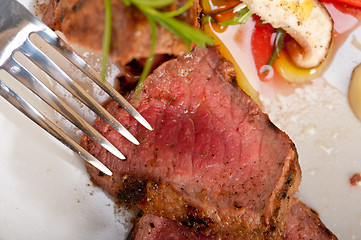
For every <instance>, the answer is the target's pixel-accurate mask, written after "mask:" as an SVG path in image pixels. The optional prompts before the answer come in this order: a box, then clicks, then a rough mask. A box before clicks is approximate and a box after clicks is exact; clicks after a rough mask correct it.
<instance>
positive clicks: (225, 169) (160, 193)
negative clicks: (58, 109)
mask: <svg viewBox="0 0 361 240" xmlns="http://www.w3.org/2000/svg"><path fill="white" fill-rule="evenodd" d="M233 80H234V71H233V65H232V64H231V63H230V62H228V61H226V60H225V59H224V58H222V57H221V56H220V54H219V53H218V51H217V50H216V49H215V48H206V49H200V48H198V47H196V48H194V50H193V51H192V52H191V53H189V54H187V55H184V56H182V57H179V58H177V59H174V60H170V61H168V62H166V63H164V64H162V65H161V66H160V67H158V68H157V69H156V70H155V71H154V73H153V74H152V75H150V76H149V77H148V78H147V79H146V81H145V82H144V87H143V90H142V93H141V94H140V96H139V101H138V102H135V100H134V98H135V95H134V93H132V94H131V95H130V97H129V101H130V102H131V103H132V104H133V105H135V106H136V108H137V110H138V111H139V112H140V113H141V114H142V115H143V116H144V117H145V118H146V119H147V120H148V122H149V123H150V124H151V125H152V126H153V127H154V131H148V130H146V129H144V128H143V127H142V126H140V125H139V124H138V123H137V122H136V121H135V120H134V119H133V118H131V117H130V116H129V114H127V113H126V112H125V110H124V109H122V108H120V107H119V106H118V105H117V104H116V103H115V102H111V103H110V104H109V105H108V106H107V109H108V111H109V112H110V113H111V114H112V115H114V116H115V118H117V119H119V121H120V122H121V123H123V124H124V125H125V126H126V127H127V128H128V129H129V131H130V132H132V133H133V134H134V136H135V137H136V138H137V139H138V140H139V141H140V145H139V146H136V145H134V144H131V143H130V142H128V141H127V140H126V139H124V138H123V137H122V136H121V135H120V134H119V133H117V132H116V131H114V130H113V129H112V128H111V127H110V126H109V125H108V124H106V123H105V122H104V121H102V120H101V119H97V120H96V121H95V124H94V125H95V128H96V129H98V130H99V131H100V132H101V133H102V134H103V135H104V136H105V137H107V138H108V139H109V141H110V142H112V143H113V144H114V145H115V146H116V147H118V148H119V149H120V150H121V151H122V152H123V153H124V154H125V156H126V157H127V160H126V161H122V160H120V159H117V158H116V157H114V156H113V155H112V154H110V153H109V152H107V151H106V150H104V149H103V148H101V147H100V146H99V145H98V144H96V143H95V142H94V141H93V140H91V139H89V138H88V137H87V136H84V137H83V138H82V145H83V147H85V148H86V149H87V150H88V151H89V152H90V153H91V154H93V155H94V156H95V157H97V158H98V159H100V160H101V161H102V162H103V163H104V164H105V165H106V166H108V167H109V168H110V169H111V170H112V171H113V173H114V175H113V177H108V176H104V175H103V174H101V173H99V172H98V171H97V170H96V169H94V168H92V167H91V166H89V172H90V174H91V176H92V177H93V179H94V181H95V182H96V183H97V184H99V185H100V186H101V187H102V188H104V189H105V190H106V191H108V192H109V193H110V195H112V196H114V197H116V198H118V199H119V200H120V201H122V202H126V203H129V204H133V203H135V204H137V205H138V206H139V207H140V208H141V209H142V210H143V211H144V212H147V213H152V214H155V215H158V216H163V217H167V218H169V219H174V220H176V221H178V222H181V223H183V224H186V225H188V226H191V227H193V228H194V229H197V230H199V231H200V232H202V233H204V234H206V235H208V234H213V235H217V236H219V237H223V238H230V239H232V238H235V237H238V238H243V239H263V238H265V237H266V238H269V239H271V238H280V237H283V236H284V235H285V228H286V221H287V216H288V212H289V210H290V207H291V199H292V198H293V196H294V194H295V192H296V191H297V188H298V185H299V183H300V179H301V170H300V167H299V163H298V160H297V153H296V150H295V146H294V144H293V143H292V141H291V140H290V139H289V138H288V136H287V135H286V134H285V133H283V132H282V131H280V130H279V129H278V128H277V127H275V126H274V125H273V124H272V123H271V122H270V121H269V119H268V116H267V115H265V114H263V113H262V111H261V109H260V108H259V106H258V105H257V104H256V103H255V102H254V101H252V100H251V99H250V98H249V97H248V96H247V95H246V94H245V93H244V92H243V91H241V90H240V89H239V88H238V87H237V86H235V85H236V84H233V83H232V81H233Z"/></svg>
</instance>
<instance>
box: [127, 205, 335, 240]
mask: <svg viewBox="0 0 361 240" xmlns="http://www.w3.org/2000/svg"><path fill="white" fill-rule="evenodd" d="M130 239H132V240H198V239H199V240H213V239H215V238H213V236H205V235H203V234H200V233H198V232H196V231H194V230H193V229H191V228H189V227H186V226H183V225H180V224H177V223H176V222H174V221H172V220H169V219H167V218H162V217H158V216H155V215H152V214H145V215H143V216H141V217H139V218H138V219H137V221H136V225H135V227H134V229H133V230H132V232H131V236H130ZM286 239H287V240H302V239H305V240H306V239H307V240H327V239H328V240H330V239H332V240H335V239H337V237H336V236H335V235H333V234H332V233H331V232H330V230H328V229H327V228H326V227H325V225H324V224H323V223H322V222H321V220H320V218H319V217H318V216H317V214H316V213H315V212H314V211H312V210H311V209H310V208H308V207H307V206H306V205H305V204H304V203H302V202H298V201H297V200H295V204H294V205H293V206H292V210H291V211H290V212H289V220H288V224H287V229H286Z"/></svg>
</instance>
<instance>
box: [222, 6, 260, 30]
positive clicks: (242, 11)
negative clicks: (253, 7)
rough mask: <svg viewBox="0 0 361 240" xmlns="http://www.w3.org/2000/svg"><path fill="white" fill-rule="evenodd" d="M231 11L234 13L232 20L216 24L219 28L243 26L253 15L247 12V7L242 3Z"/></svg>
mask: <svg viewBox="0 0 361 240" xmlns="http://www.w3.org/2000/svg"><path fill="white" fill-rule="evenodd" d="M232 10H233V11H235V12H236V15H235V16H234V17H233V18H232V19H230V20H227V21H223V22H217V23H218V24H219V25H221V26H229V25H236V24H244V23H246V22H247V20H248V19H249V18H250V17H251V16H252V15H253V13H252V12H251V11H249V9H248V7H247V6H246V5H245V4H243V3H241V4H239V5H238V6H236V7H234V9H232ZM232 10H231V11H232Z"/></svg>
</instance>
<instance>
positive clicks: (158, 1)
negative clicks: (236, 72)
mask: <svg viewBox="0 0 361 240" xmlns="http://www.w3.org/2000/svg"><path fill="white" fill-rule="evenodd" d="M104 1H105V14H106V22H105V30H104V37H103V65H102V79H103V81H104V80H105V74H103V73H106V63H107V61H108V56H109V50H110V42H111V36H110V33H111V6H110V3H109V0H104ZM122 1H123V3H124V4H126V5H127V6H130V5H134V6H135V7H137V8H138V9H139V10H140V11H141V12H142V13H143V14H144V15H145V16H146V18H147V19H148V22H149V24H150V27H151V32H152V45H151V49H150V53H149V57H148V59H147V61H146V63H145V66H144V69H143V72H142V74H141V76H140V79H139V81H138V84H137V87H136V90H135V92H136V96H135V98H136V101H137V98H138V95H139V93H140V92H141V89H142V87H143V82H144V80H145V78H146V77H147V76H148V74H149V72H150V70H151V66H152V61H153V58H154V52H155V45H156V44H155V43H156V38H157V33H156V23H158V24H160V25H161V26H163V27H164V28H166V29H167V30H168V31H170V32H171V33H173V34H174V35H176V36H178V37H179V38H180V39H182V40H183V42H184V43H185V44H186V47H187V48H188V49H189V47H190V45H191V44H192V43H195V44H197V45H199V46H200V47H202V48H204V47H205V46H206V45H207V44H213V39H212V38H211V37H210V36H208V35H206V34H205V33H203V32H202V31H200V30H197V29H195V28H193V27H191V26H190V25H188V24H186V23H184V22H182V21H180V20H178V19H176V18H174V17H175V16H177V15H179V14H182V13H183V12H184V11H186V10H187V9H188V8H189V7H190V6H191V5H192V3H193V1H194V0H189V1H188V2H187V3H186V4H185V5H184V6H183V7H180V8H178V9H176V10H174V11H169V12H163V11H159V10H158V9H159V8H163V7H166V6H168V5H170V4H171V3H173V2H174V1H175V0H152V1H150V0H122ZM109 19H110V21H109Z"/></svg>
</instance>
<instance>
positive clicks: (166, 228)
mask: <svg viewBox="0 0 361 240" xmlns="http://www.w3.org/2000/svg"><path fill="white" fill-rule="evenodd" d="M129 239H130V240H214V239H215V238H213V236H206V235H204V234H201V233H199V232H197V231H194V230H193V229H191V228H190V227H187V226H184V225H181V224H178V223H176V222H175V221H172V220H169V219H168V218H164V217H158V216H155V215H153V214H144V215H143V216H141V217H139V218H138V219H137V221H136V224H135V226H134V228H133V230H132V232H131V235H130V237H129Z"/></svg>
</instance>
